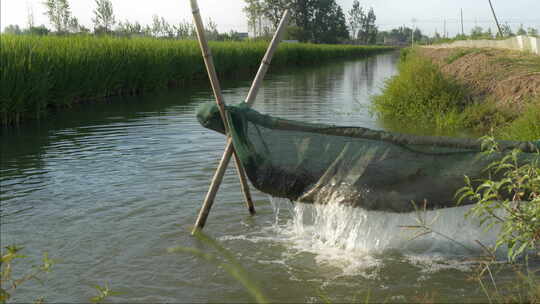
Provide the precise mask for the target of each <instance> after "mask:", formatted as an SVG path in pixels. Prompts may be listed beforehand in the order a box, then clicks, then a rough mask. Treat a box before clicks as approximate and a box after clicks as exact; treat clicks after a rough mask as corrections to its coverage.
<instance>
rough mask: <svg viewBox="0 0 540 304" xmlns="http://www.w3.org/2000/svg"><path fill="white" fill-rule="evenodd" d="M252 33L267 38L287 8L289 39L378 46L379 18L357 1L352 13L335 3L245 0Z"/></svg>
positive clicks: (309, 0) (327, 0)
mask: <svg viewBox="0 0 540 304" xmlns="http://www.w3.org/2000/svg"><path fill="white" fill-rule="evenodd" d="M244 1H245V2H246V6H245V7H244V12H245V13H246V16H247V18H248V26H249V29H250V32H251V33H252V34H253V35H254V36H255V37H264V36H268V35H270V33H271V32H272V31H273V30H274V29H275V28H276V27H277V25H278V24H279V21H280V19H281V16H283V13H284V12H285V10H286V9H289V10H290V11H291V12H292V21H291V22H290V26H289V27H288V29H287V33H286V38H287V39H291V40H298V41H301V42H313V43H344V42H353V43H361V44H370V43H371V44H374V43H375V42H376V36H377V31H378V30H377V26H376V25H375V21H376V20H377V17H376V15H375V12H374V10H373V8H370V9H366V8H363V7H361V6H360V3H359V1H358V0H355V1H353V5H352V7H351V8H350V9H349V10H348V11H346V12H345V11H344V9H343V8H342V7H341V6H340V5H339V4H338V3H337V2H336V1H335V0H244Z"/></svg>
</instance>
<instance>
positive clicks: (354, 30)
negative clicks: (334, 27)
mask: <svg viewBox="0 0 540 304" xmlns="http://www.w3.org/2000/svg"><path fill="white" fill-rule="evenodd" d="M348 15H349V30H350V32H349V33H350V34H351V39H352V40H356V39H358V30H359V29H360V27H361V25H362V20H364V18H365V14H364V9H363V8H362V7H361V6H360V2H359V1H358V0H354V2H353V5H352V8H351V9H350V10H349V11H348Z"/></svg>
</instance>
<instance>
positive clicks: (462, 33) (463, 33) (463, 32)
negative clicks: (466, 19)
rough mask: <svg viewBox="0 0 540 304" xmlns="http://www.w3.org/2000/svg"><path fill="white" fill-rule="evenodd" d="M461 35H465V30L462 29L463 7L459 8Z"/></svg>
mask: <svg viewBox="0 0 540 304" xmlns="http://www.w3.org/2000/svg"><path fill="white" fill-rule="evenodd" d="M461 36H465V31H464V30H463V9H461Z"/></svg>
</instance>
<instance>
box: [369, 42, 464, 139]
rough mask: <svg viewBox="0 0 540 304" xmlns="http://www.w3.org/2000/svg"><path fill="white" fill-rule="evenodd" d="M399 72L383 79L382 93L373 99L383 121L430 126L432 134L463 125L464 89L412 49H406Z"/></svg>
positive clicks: (375, 108) (448, 130)
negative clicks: (384, 80) (385, 79)
mask: <svg viewBox="0 0 540 304" xmlns="http://www.w3.org/2000/svg"><path fill="white" fill-rule="evenodd" d="M398 70H399V74H398V75H397V76H394V77H392V78H390V79H389V80H387V81H386V83H385V87H384V90H383V94H381V95H378V96H375V97H374V98H373V108H374V110H375V112H376V113H377V115H378V116H379V117H380V118H382V119H383V120H390V121H401V122H405V123H408V124H415V125H429V126H430V129H434V130H433V131H435V133H440V132H442V131H444V132H448V133H449V134H452V132H451V131H452V130H454V129H459V128H462V126H463V122H462V117H461V115H460V112H461V108H462V106H463V104H464V103H465V101H466V100H467V91H466V89H465V88H464V87H462V86H461V85H459V84H458V83H457V82H456V81H454V80H453V79H450V78H448V77H446V76H444V75H443V74H442V73H441V71H440V70H439V68H438V67H437V66H436V65H435V64H433V63H432V62H431V61H429V60H428V59H426V58H423V57H421V56H418V55H417V54H415V52H414V51H411V50H405V51H403V53H402V56H401V60H400V63H399V65H398Z"/></svg>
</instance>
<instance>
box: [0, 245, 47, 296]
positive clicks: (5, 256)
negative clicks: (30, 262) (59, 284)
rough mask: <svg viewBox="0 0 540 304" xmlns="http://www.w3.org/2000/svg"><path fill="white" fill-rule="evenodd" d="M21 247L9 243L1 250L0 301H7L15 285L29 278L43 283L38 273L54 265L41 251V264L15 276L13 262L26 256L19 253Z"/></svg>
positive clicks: (44, 271)
mask: <svg viewBox="0 0 540 304" xmlns="http://www.w3.org/2000/svg"><path fill="white" fill-rule="evenodd" d="M22 249H23V248H22V247H18V246H15V245H10V246H7V247H5V252H2V254H1V258H0V303H7V301H9V299H10V298H11V297H12V295H13V293H14V292H15V290H16V289H17V287H19V286H20V285H21V284H24V283H26V282H28V281H31V280H35V281H38V282H40V283H43V281H42V280H41V279H40V278H39V275H41V274H43V273H47V272H49V271H50V270H51V268H52V266H53V265H54V261H53V260H51V259H49V255H48V254H47V253H46V252H45V253H43V260H42V264H41V265H39V266H37V267H35V268H34V270H33V271H31V272H29V273H27V274H25V275H23V276H21V277H17V278H15V277H14V275H13V265H14V262H15V261H17V260H19V259H24V258H26V256H24V255H21V254H20V253H19V252H20V251H21V250H22ZM42 301H43V300H42V299H39V300H38V301H37V302H42Z"/></svg>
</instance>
